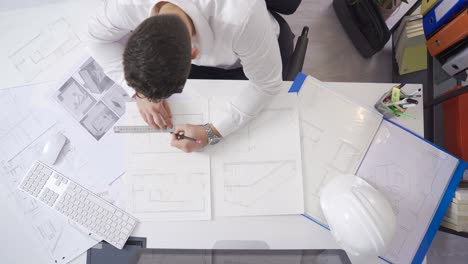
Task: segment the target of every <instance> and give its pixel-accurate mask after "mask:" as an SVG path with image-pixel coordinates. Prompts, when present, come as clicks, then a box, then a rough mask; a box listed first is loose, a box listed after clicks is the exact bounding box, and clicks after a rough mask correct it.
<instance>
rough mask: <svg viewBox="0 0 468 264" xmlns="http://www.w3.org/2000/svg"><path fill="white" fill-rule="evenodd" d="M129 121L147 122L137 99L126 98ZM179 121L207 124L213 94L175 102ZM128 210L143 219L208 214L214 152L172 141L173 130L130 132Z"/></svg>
mask: <svg viewBox="0 0 468 264" xmlns="http://www.w3.org/2000/svg"><path fill="white" fill-rule="evenodd" d="M126 108H127V112H126V115H125V119H124V123H125V124H126V125H135V126H136V125H145V124H146V123H145V121H144V120H143V119H142V118H141V116H140V113H139V111H138V107H137V106H136V104H135V103H129V104H127V107H126ZM171 111H172V116H173V122H174V125H176V124H185V123H190V124H203V123H204V122H205V123H206V122H207V119H208V100H207V99H193V100H184V101H182V102H171ZM122 136H123V137H125V141H126V149H127V150H126V163H127V174H126V175H125V176H124V180H125V182H126V183H127V185H126V186H127V197H128V200H127V204H126V205H125V206H126V208H127V210H128V211H129V212H131V213H132V214H133V215H135V216H136V217H137V218H138V219H140V220H141V221H145V220H148V221H154V220H161V221H163V220H209V219H210V218H211V182H210V157H209V155H208V154H207V153H203V152H200V153H189V154H186V153H183V152H182V151H180V150H178V149H176V148H174V147H171V146H170V144H169V143H170V138H171V135H170V134H169V133H168V132H161V133H146V134H126V135H122Z"/></svg>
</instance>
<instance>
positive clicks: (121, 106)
mask: <svg viewBox="0 0 468 264" xmlns="http://www.w3.org/2000/svg"><path fill="white" fill-rule="evenodd" d="M102 101H103V102H104V104H106V105H107V107H109V108H110V109H111V110H112V111H114V113H116V114H117V115H118V116H119V117H121V116H123V114H124V113H125V103H126V102H130V101H131V98H130V96H128V94H127V92H125V90H124V89H123V88H122V87H120V86H118V85H114V86H112V88H110V89H109V91H108V92H107V93H106V94H105V95H104V96H103V97H102Z"/></svg>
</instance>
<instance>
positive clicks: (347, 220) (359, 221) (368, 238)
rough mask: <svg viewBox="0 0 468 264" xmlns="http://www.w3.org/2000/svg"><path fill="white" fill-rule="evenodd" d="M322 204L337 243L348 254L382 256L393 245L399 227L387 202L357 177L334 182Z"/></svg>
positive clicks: (326, 188)
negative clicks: (396, 227)
mask: <svg viewBox="0 0 468 264" xmlns="http://www.w3.org/2000/svg"><path fill="white" fill-rule="evenodd" d="M320 204H321V206H322V210H323V213H324V215H325V218H326V220H327V222H328V225H329V227H330V229H331V232H332V234H333V235H334V236H335V239H336V241H337V243H338V244H339V245H340V246H341V247H343V249H344V250H346V252H348V253H350V254H352V255H355V256H359V255H375V256H378V255H381V254H382V253H384V252H385V250H386V249H387V247H388V245H389V244H390V243H391V241H392V239H393V236H394V233H395V226H396V218H395V214H394V212H393V210H392V207H391V205H390V203H389V202H388V200H387V199H386V198H385V197H384V196H383V195H382V194H381V193H380V192H379V191H377V190H376V189H375V188H374V187H372V186H371V185H370V184H368V183H367V182H366V181H364V180H363V179H361V178H359V177H357V176H354V175H340V176H337V177H335V178H333V179H332V180H331V181H330V182H329V183H327V184H326V185H325V186H324V187H323V188H322V190H321V194H320Z"/></svg>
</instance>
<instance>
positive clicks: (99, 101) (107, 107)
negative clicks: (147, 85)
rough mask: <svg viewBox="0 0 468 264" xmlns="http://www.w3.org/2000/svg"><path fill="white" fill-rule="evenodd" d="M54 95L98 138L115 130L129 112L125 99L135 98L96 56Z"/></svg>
mask: <svg viewBox="0 0 468 264" xmlns="http://www.w3.org/2000/svg"><path fill="white" fill-rule="evenodd" d="M54 98H55V100H56V101H57V102H58V103H59V105H60V106H62V107H63V108H64V109H65V110H67V111H68V113H70V115H71V116H72V117H73V118H74V119H75V120H76V121H77V122H79V124H80V125H81V126H82V127H83V129H85V130H86V131H88V133H89V134H90V135H91V136H92V137H94V138H95V139H96V141H99V140H101V138H103V137H104V136H105V135H106V134H108V133H109V132H110V131H111V128H112V127H113V126H114V125H115V124H116V123H117V121H118V120H119V118H120V117H121V116H122V115H123V114H124V113H125V103H126V102H129V101H131V98H130V97H129V96H128V94H127V93H126V92H125V90H124V89H123V88H122V87H120V86H119V85H117V84H115V83H114V81H112V80H111V79H109V77H107V76H106V75H105V74H104V71H103V69H102V68H101V66H99V65H98V64H97V62H96V61H95V60H94V59H93V58H88V59H86V61H84V62H83V63H82V64H81V65H80V66H79V67H78V69H77V70H76V71H74V72H73V73H72V74H71V77H69V78H67V79H66V81H65V82H64V83H63V84H62V85H61V86H60V88H59V89H58V91H57V92H56V93H55V97H54Z"/></svg>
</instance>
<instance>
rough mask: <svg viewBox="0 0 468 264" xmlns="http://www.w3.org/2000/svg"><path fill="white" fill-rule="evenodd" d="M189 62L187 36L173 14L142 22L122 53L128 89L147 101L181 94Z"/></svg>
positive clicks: (188, 70)
mask: <svg viewBox="0 0 468 264" xmlns="http://www.w3.org/2000/svg"><path fill="white" fill-rule="evenodd" d="M190 62H191V42H190V33H189V31H188V29H187V26H186V25H185V24H184V22H183V21H182V19H181V18H179V17H178V16H175V15H158V16H152V17H149V18H147V19H145V20H144V21H143V22H142V23H141V24H140V25H139V26H138V27H137V28H136V29H135V30H134V32H133V34H132V35H131V36H130V38H129V39H128V42H127V45H126V47H125V51H124V54H123V66H124V72H125V80H126V81H127V84H128V86H130V87H132V88H134V89H135V91H136V92H137V93H139V94H141V95H143V96H144V97H146V98H148V99H150V100H159V99H164V98H168V97H169V96H171V95H172V94H174V93H181V92H182V89H183V88H184V85H185V82H186V81H187V78H188V75H189V73H190V67H191V64H190Z"/></svg>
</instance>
